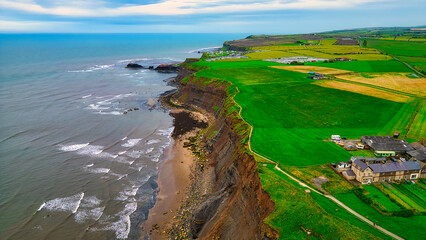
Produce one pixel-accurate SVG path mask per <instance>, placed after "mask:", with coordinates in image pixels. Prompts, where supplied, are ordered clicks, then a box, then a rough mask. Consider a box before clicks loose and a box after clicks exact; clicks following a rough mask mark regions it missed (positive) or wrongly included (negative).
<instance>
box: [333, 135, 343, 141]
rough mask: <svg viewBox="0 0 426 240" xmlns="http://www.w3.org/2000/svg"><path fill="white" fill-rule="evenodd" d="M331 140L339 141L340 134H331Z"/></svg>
mask: <svg viewBox="0 0 426 240" xmlns="http://www.w3.org/2000/svg"><path fill="white" fill-rule="evenodd" d="M331 140H333V141H340V140H341V137H340V135H331Z"/></svg>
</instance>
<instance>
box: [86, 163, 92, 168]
mask: <svg viewBox="0 0 426 240" xmlns="http://www.w3.org/2000/svg"><path fill="white" fill-rule="evenodd" d="M93 165H94V164H93V163H91V164H87V165H86V168H89V167H93Z"/></svg>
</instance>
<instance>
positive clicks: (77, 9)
mask: <svg viewBox="0 0 426 240" xmlns="http://www.w3.org/2000/svg"><path fill="white" fill-rule="evenodd" d="M382 1H387V0H264V1H262V2H257V1H242V0H234V1H226V0H164V1H162V2H158V3H152V4H146V5H123V6H120V7H107V4H106V3H105V2H103V1H97V0H95V1H94V0H92V1H90V0H88V1H79V2H80V3H81V4H74V3H66V1H59V2H57V3H55V4H54V5H52V6H50V7H46V6H42V5H40V4H37V3H36V2H34V1H32V0H24V1H22V0H20V1H19V0H17V1H11V0H0V8H4V9H10V10H16V11H23V12H28V13H35V14H44V15H58V16H68V17H117V16H133V15H190V14H206V13H211V14H215V13H216V14H219V13H240V12H259V11H273V10H286V9H302V10H315V9H343V8H351V7H355V6H359V5H363V4H366V3H372V2H382ZM70 2H72V1H70ZM83 3H84V4H83Z"/></svg>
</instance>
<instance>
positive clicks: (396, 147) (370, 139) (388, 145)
mask: <svg viewBox="0 0 426 240" xmlns="http://www.w3.org/2000/svg"><path fill="white" fill-rule="evenodd" d="M361 140H362V142H364V143H365V144H367V145H368V146H370V147H371V148H373V149H374V150H375V151H398V152H399V151H403V152H405V151H411V150H412V148H411V147H410V145H409V144H408V142H407V141H405V140H398V139H394V138H392V137H390V136H362V138H361Z"/></svg>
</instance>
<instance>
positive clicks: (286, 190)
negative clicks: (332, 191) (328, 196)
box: [259, 165, 383, 239]
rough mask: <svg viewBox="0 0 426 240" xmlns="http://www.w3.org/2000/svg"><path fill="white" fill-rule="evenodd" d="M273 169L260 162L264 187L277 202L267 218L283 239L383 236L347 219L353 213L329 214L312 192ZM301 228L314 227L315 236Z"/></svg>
mask: <svg viewBox="0 0 426 240" xmlns="http://www.w3.org/2000/svg"><path fill="white" fill-rule="evenodd" d="M272 168H273V165H269V166H268V167H263V166H261V165H259V175H260V177H261V181H262V185H263V187H264V189H265V190H266V191H267V192H269V193H270V196H271V199H272V200H273V201H274V202H275V211H274V212H273V213H272V214H271V215H270V216H268V217H267V218H266V219H265V221H266V223H268V224H269V225H270V226H272V227H274V228H276V229H278V230H279V232H280V239H306V238H309V239H376V238H375V237H374V236H373V234H374V235H376V236H378V237H383V234H381V233H379V232H377V231H374V230H373V229H368V230H367V228H368V226H365V225H363V224H362V223H361V224H358V225H357V226H359V227H356V226H353V225H351V224H350V223H352V221H354V220H352V221H351V222H350V223H349V222H348V221H346V220H345V219H349V218H350V216H348V215H347V214H348V213H344V212H343V210H341V211H342V213H341V214H340V213H339V216H340V215H345V214H346V215H345V216H344V217H342V218H339V217H336V216H334V215H333V214H330V213H328V212H327V211H325V210H324V209H323V208H321V207H320V205H319V204H318V203H317V202H316V199H313V198H312V197H311V196H310V194H306V193H305V192H304V190H303V189H302V188H301V187H300V186H296V185H294V184H292V183H290V182H289V181H288V180H285V179H286V178H285V177H284V178H283V176H284V174H282V176H280V175H278V174H277V171H274V170H273V169H272ZM311 194H314V193H311ZM283 199H285V200H284V201H283ZM326 204H328V203H326ZM333 208H334V206H333ZM327 210H330V209H329V208H327ZM355 221H356V220H355ZM353 224H354V223H353ZM354 225H355V224H354ZM302 227H303V228H304V229H309V230H311V231H312V235H311V236H310V237H308V235H307V234H306V233H305V232H304V231H303V230H302ZM363 229H366V230H367V231H365V230H363Z"/></svg>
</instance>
